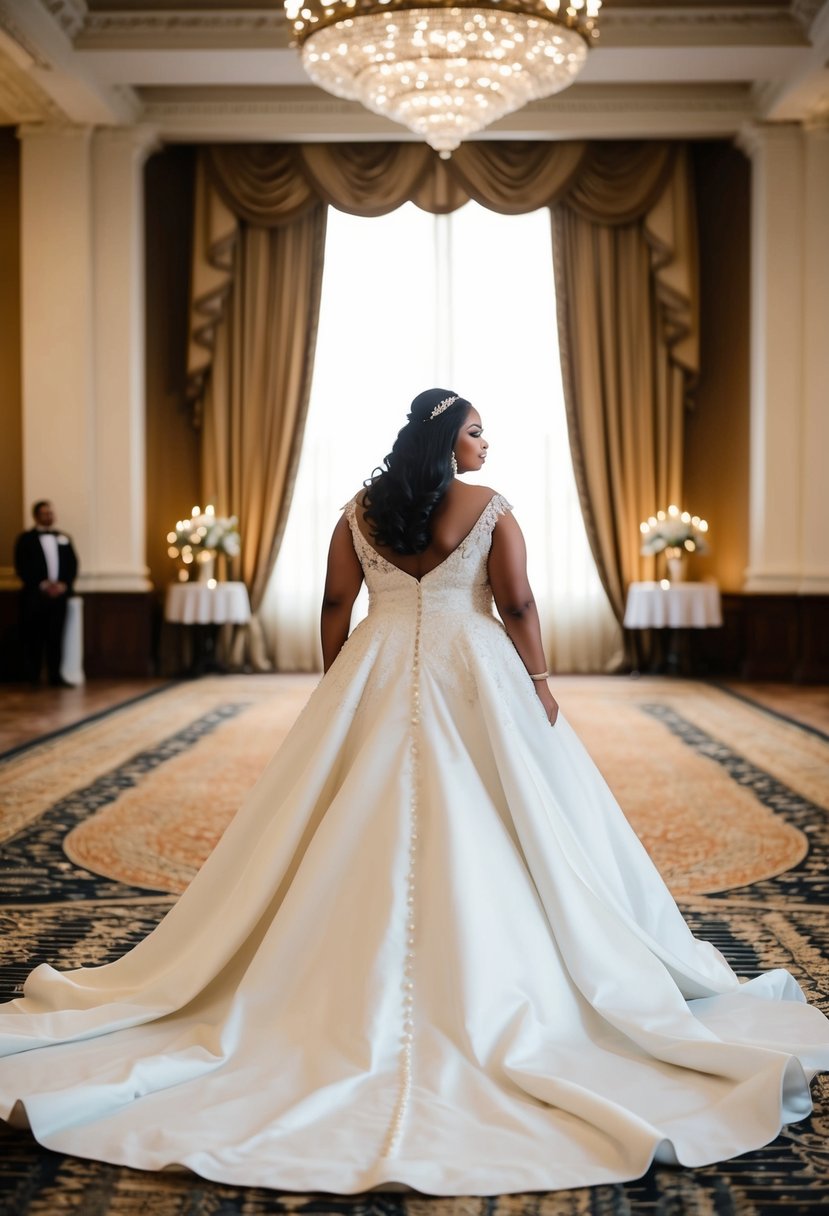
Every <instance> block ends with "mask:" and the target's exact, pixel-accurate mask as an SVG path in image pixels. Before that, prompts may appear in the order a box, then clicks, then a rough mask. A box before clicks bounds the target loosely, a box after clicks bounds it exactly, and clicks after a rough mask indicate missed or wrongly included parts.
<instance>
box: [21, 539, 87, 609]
mask: <svg viewBox="0 0 829 1216" xmlns="http://www.w3.org/2000/svg"><path fill="white" fill-rule="evenodd" d="M56 531H57V541H58V582H61V583H66V586H67V595H71V594H72V584H73V583H74V581H75V576H76V575H77V573H78V559H77V556H76V555H75V550H74V549H73V547H72V541H71V540H70V539H69V537H68V536H67V535H66V533H65V532H61V531H60V529H57V530H56ZM14 568H15V570H16V571H17V576H18V578H20V579H21V580H22V582H23V586H24V589H25V590H26V591H30V592H31V591H37V590H38V588H39V587H40V584H41V583H42V582H43V580H44V579H45V578H48V577H49V575H48V573H47V570H46V557H45V555H44V552H43V545H41V543H40V533H39V532H38V530H37V528H31V529H30V530H29V531H28V532H21V533H20V535H19V536H18V538H17V540H16V542H15V546H14Z"/></svg>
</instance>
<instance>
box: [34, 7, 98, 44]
mask: <svg viewBox="0 0 829 1216" xmlns="http://www.w3.org/2000/svg"><path fill="white" fill-rule="evenodd" d="M40 3H41V4H42V5H43V7H44V8H45V9H46V11H47V12H48V13H49V14H50V15H51V17H52V18H53V19H54V20H55V21H56V22H57V24H58V25H59V26H60V28H61V29H62V30H63V32H64V34H66V36H67V38H75V37H77V35H78V34H79V33H80V32H81V30H82V29H83V28H84V25H85V24H86V21H87V18H88V16H89V13H88V10H87V7H86V0H40Z"/></svg>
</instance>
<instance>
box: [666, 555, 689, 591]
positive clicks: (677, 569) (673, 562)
mask: <svg viewBox="0 0 829 1216" xmlns="http://www.w3.org/2000/svg"><path fill="white" fill-rule="evenodd" d="M665 561H666V563H667V566H668V581H669V582H671V583H681V582H682V580H683V579H684V578H685V560H684V558H683V556H682V550H681V549H675V548H673V547H672V548H670V549H666V550H665Z"/></svg>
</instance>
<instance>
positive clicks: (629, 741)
mask: <svg viewBox="0 0 829 1216" xmlns="http://www.w3.org/2000/svg"><path fill="white" fill-rule="evenodd" d="M313 683H314V680H313V678H310V677H303V676H280V677H236V676H232V677H224V678H220V677H214V678H209V679H204V680H201V681H198V682H196V683H191V684H183V685H177V686H174V687H172V688H166V689H164V690H162V691H161V692H159V693H157V694H156V695H154V696H151V697H149V698H145V699H143V700H142V701H140V702H137V703H135V704H133V705H127V706H125V707H124V708H122V709H120V710H115V711H113V712H112V713H110V714H108V715H106V716H104V717H103V718H99V719H97V720H95V721H93V722H89V723H87V724H83V723H82V724H80V725H79V726H78V727H77V728H74V729H70V730H68V731H65V732H64V733H62V734H59V735H58V736H56V737H53V738H50V739H47V740H46V741H44V742H42V743H40V744H37V745H35V746H33V747H29V748H25V749H23V750H20V751H17V752H15V753H10V754H8V755H7V756H6V757H0V790H2V793H1V794H0V999H2V1000H7V999H9V998H10V997H11V996H13V995H14V993H15V992H16V991H17V990H18V989H19V985H20V984H21V983H22V981H23V978H24V977H25V975H26V974H27V973H28V972H29V971H30V970H31V968H32V967H34V966H35V965H36V964H37V963H39V962H42V961H49V962H51V963H53V964H54V965H56V966H58V967H61V968H66V967H71V966H78V965H81V964H95V963H99V962H104V961H106V960H108V959H110V958H113V957H116V956H117V955H118V954H120V953H122V952H123V951H124V950H125V949H127V948H128V947H129V946H130V945H131V944H133V943H134V942H135V941H137V940H139V939H140V938H141V937H142V936H143V935H145V934H146V933H147V932H148V931H149V930H150V929H151V928H152V927H153V925H154V924H156V922H157V921H158V920H159V919H160V917H161V916H162V915H163V914H164V912H165V911H166V909H167V908H168V907H169V906H170V905H171V903H172V902H173V900H174V899H175V897H176V895H177V894H178V893H179V892H180V891H181V890H182V889H183V888H184V886H185V885H186V884H187V882H188V881H189V878H190V877H191V876H192V874H193V873H194V872H195V871H196V869H197V868H198V866H199V865H200V864H201V862H202V861H203V859H204V857H205V856H206V855H207V853H208V852H209V851H210V849H211V848H212V847H213V845H214V844H215V842H216V841H217V840H218V838H219V836H220V835H221V833H222V831H223V829H224V827H225V825H226V824H227V822H228V820H229V818H230V816H231V815H232V813H233V811H234V809H235V808H236V806H237V805H238V804H239V801H240V800H241V798H242V796H243V794H244V792H245V790H246V789H247V788H249V786H250V785H251V784H252V783H253V782H254V781H255V780H256V777H257V776H258V774H259V772H261V770H262V769H263V767H264V765H265V763H266V762H267V760H268V758H269V757H270V755H271V754H272V752H273V751H274V749H275V748H276V747H277V746H278V744H279V742H280V740H281V738H282V737H284V734H285V733H286V731H287V730H288V729H289V727H290V724H291V722H292V721H293V719H294V718H295V716H296V714H297V713H298V711H299V709H300V708H301V706H302V704H303V703H304V701H305V699H306V697H307V696H308V693H309V691H310V689H311V688H312V687H313ZM557 694H558V696H559V699H560V701H561V703H562V706H563V708H564V710H565V712H566V714H567V716H568V718H569V719H570V721H571V722H572V724H573V725H574V727H575V728H576V730H577V731H578V732H579V733H580V735H581V737H582V738H583V740H584V741H585V743H586V745H587V747H588V748H589V750H590V751H591V753H592V754H593V756H594V757H595V758H596V760H597V761H598V762H599V764H600V767H601V769H602V771H603V772H604V774H605V776H606V778H607V779H608V781H609V782H610V784H611V786H612V788H613V789H614V790H615V792H616V794H617V796H618V797H619V800H620V802H621V803H622V805H623V806H624V807H625V810H626V812H627V814H628V816H629V818H630V820H631V822H632V823H633V825H634V827H635V829H636V831H637V832H638V833H639V835H640V836H641V838H642V840H643V841H644V843H645V844H646V846H647V847H648V849H649V850H650V851H651V853H652V855H653V857H654V859H655V860H656V862H657V865H658V866H659V867H660V869H661V871H662V873H663V875H664V876H665V878H666V881H667V882H668V883H669V885H670V887H671V889H672V891H673V892H674V894H675V896H676V897H677V899H678V900H679V902H680V905H681V907H682V909H683V912H684V913H685V915H686V917H687V919H688V921H689V923H690V924H691V926H692V928H693V930H694V932H695V933H697V934H698V935H699V936H701V937H705V938H707V939H709V940H711V941H713V942H715V944H716V945H717V946H718V947H719V948H720V949H721V950H722V951H723V953H724V954H725V955H726V956H727V957H728V959H729V961H730V962H731V963H732V965H733V966H734V967H735V969H736V970H737V971H738V972H739V973H740V974H741V975H745V976H751V975H753V974H756V973H757V972H758V971H761V970H766V969H768V968H770V967H778V966H782V967H786V968H787V969H789V970H790V971H792V972H793V974H794V975H795V976H796V977H797V979H798V980H799V982H800V983H801V984H802V986H803V988H804V990H805V991H806V993H807V996H808V997H809V999H810V1000H812V1001H814V1002H815V1003H817V1004H818V1005H819V1006H821V1007H822V1008H823V1009H824V1010H826V1011H827V1012H829V963H827V957H828V956H827V945H829V870H827V850H828V849H829V823H827V814H826V812H827V809H829V740H827V739H826V738H825V737H824V736H822V735H820V733H819V732H817V731H815V730H810V729H807V728H804V727H801V726H799V725H798V724H796V723H793V722H791V721H787V720H785V719H783V718H780V717H778V716H776V715H774V714H773V713H770V712H768V711H767V710H764V709H762V708H760V707H757V706H753V705H751V704H749V703H747V702H746V701H744V700H742V699H740V698H737V697H734V696H731V695H729V694H728V693H727V692H726V691H724V690H721V689H718V688H716V687H714V686H711V685H705V684H699V683H690V682H681V681H676V680H660V679H655V678H649V679H640V680H630V679H625V678H584V679H563V680H559V681H557ZM815 1100H816V1110H815V1113H814V1115H813V1116H812V1117H811V1119H809V1120H807V1121H805V1122H803V1123H800V1124H797V1125H795V1126H794V1127H792V1128H789V1129H788V1130H787V1131H785V1132H784V1133H783V1134H782V1135H781V1136H780V1137H779V1138H778V1140H777V1141H776V1142H775V1143H774V1144H772V1145H770V1146H769V1147H768V1148H766V1149H763V1150H761V1151H760V1152H756V1153H751V1154H748V1155H746V1156H745V1157H742V1158H740V1159H738V1160H735V1161H732V1162H728V1163H726V1164H724V1165H720V1166H715V1167H710V1168H707V1169H701V1170H693V1171H692V1170H682V1169H669V1168H664V1167H659V1168H655V1169H653V1170H651V1171H650V1172H649V1173H648V1174H647V1175H646V1176H645V1177H644V1178H643V1179H640V1180H639V1181H637V1182H634V1183H628V1184H625V1185H620V1186H613V1187H595V1188H591V1189H589V1190H579V1191H568V1192H559V1193H556V1194H548V1195H545V1194H530V1195H511V1196H501V1197H496V1198H491V1199H478V1198H460V1199H436V1198H429V1197H425V1196H414V1195H404V1194H393V1193H386V1194H379V1193H371V1194H367V1195H363V1196H349V1197H343V1198H339V1197H331V1196H324V1195H320V1196H309V1195H288V1194H284V1193H279V1192H272V1191H266V1190H256V1189H240V1188H235V1187H226V1186H220V1185H216V1184H213V1183H207V1182H203V1181H201V1180H200V1179H197V1178H194V1177H193V1176H192V1175H189V1174H184V1173H181V1174H178V1173H172V1172H170V1173H163V1174H149V1173H141V1172H138V1171H133V1170H128V1169H123V1168H120V1167H115V1166H108V1165H103V1164H99V1163H97V1162H93V1161H81V1160H77V1159H73V1158H68V1157H62V1156H61V1155H59V1154H56V1153H51V1152H48V1151H47V1150H45V1149H42V1148H40V1147H39V1146H38V1145H37V1144H35V1143H34V1141H33V1140H32V1138H31V1137H30V1136H29V1135H28V1134H24V1133H20V1132H12V1131H11V1130H10V1129H8V1128H0V1216H144V1214H145V1213H146V1214H148V1216H149V1214H152V1216H241V1214H245V1216H248V1214H249V1216H260V1214H265V1213H287V1212H296V1213H306V1212H307V1213H328V1212H331V1213H333V1212H344V1213H345V1212H347V1213H350V1214H353V1216H374V1214H376V1216H427V1213H428V1216H513V1214H515V1216H519V1214H520V1216H524V1214H527V1216H565V1214H568V1216H569V1214H571V1213H572V1214H573V1216H575V1214H577V1213H578V1214H583V1213H589V1214H591V1216H622V1214H627V1213H631V1214H639V1213H642V1214H644V1213H653V1214H654V1216H656V1214H658V1216H663V1214H664V1216H674V1214H679V1213H683V1214H684V1213H688V1214H689V1216H690V1214H693V1216H706V1214H709V1213H710V1214H712V1216H713V1214H717V1216H727V1214H729V1213H740V1214H743V1213H745V1214H746V1216H750V1214H753V1213H757V1214H758V1216H764V1214H765V1213H768V1214H771V1213H784V1212H785V1213H802V1214H803V1216H807V1214H808V1216H817V1213H824V1212H826V1211H827V1210H829V1140H827V1135H826V1133H827V1131H828V1130H829V1079H827V1078H822V1079H819V1080H818V1081H817V1082H815Z"/></svg>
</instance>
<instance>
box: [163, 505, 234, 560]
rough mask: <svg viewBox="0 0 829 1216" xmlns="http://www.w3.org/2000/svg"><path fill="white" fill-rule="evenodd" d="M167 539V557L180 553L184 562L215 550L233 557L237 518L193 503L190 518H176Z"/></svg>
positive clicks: (205, 555) (211, 554) (178, 555)
mask: <svg viewBox="0 0 829 1216" xmlns="http://www.w3.org/2000/svg"><path fill="white" fill-rule="evenodd" d="M167 543H168V544H169V546H170V547H169V549H168V550H167V552H168V554H169V555H170V557H180V558H181V560H182V561H183V562H184V564H185V566H189V565H191V563H192V562H194V561H203V560H204V559H205V558H208V559H209V558H212V557H215V555H216V554H217V553H224V554H225V555H226V556H227V557H236V556H238V554H239V550H240V547H241V537H240V536H239V521H238V519H237V517H236V516H235V515H230V516H227V517H225V516H220V515H217V514H216V512H215V511H214V510H213V507H212V506H207V507H205V508H204V511H202V509H201V507H193V512H192V515H191V516H190V518H189V519H180V520H178V522H177V523H176V526H175V531H172V532H168V533H167Z"/></svg>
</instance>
